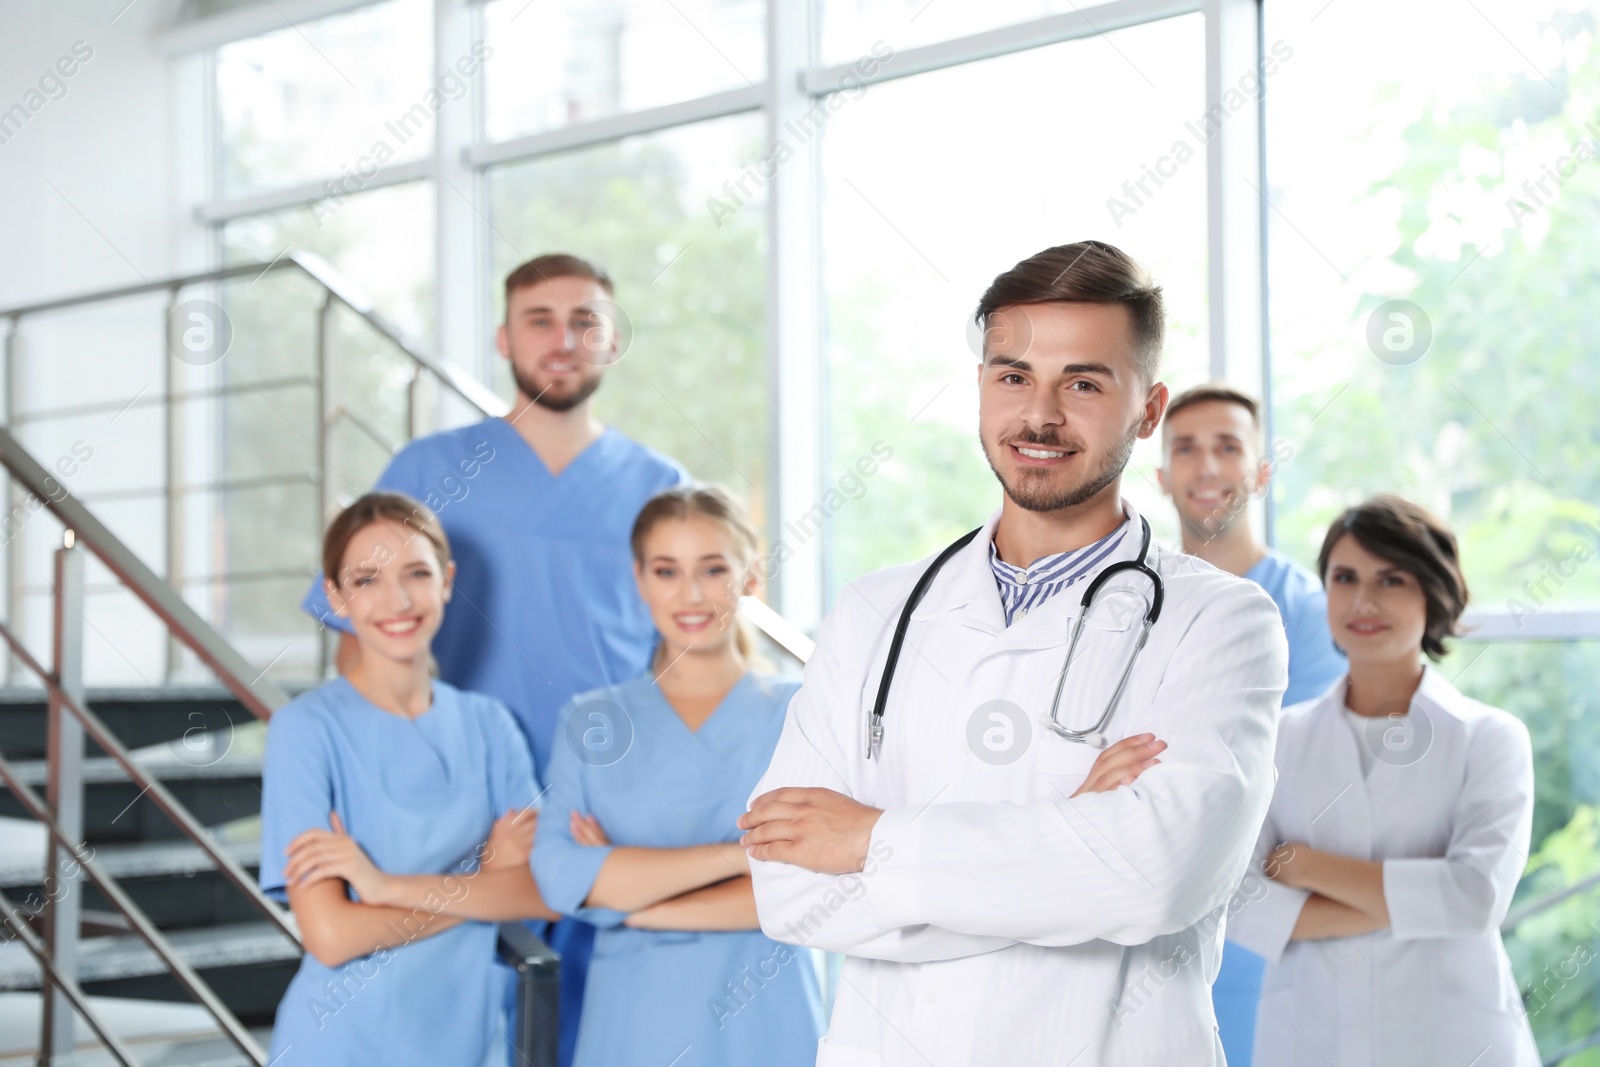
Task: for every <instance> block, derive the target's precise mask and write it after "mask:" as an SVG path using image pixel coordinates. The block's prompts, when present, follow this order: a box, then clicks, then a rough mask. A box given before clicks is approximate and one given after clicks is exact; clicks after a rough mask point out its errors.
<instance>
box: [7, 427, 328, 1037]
mask: <svg viewBox="0 0 1600 1067" xmlns="http://www.w3.org/2000/svg"><path fill="white" fill-rule="evenodd" d="M0 466H3V467H4V468H5V469H6V470H7V471H8V472H9V473H10V475H11V477H12V478H13V479H15V480H16V481H17V482H19V483H20V484H21V485H22V486H24V487H26V488H27V489H28V490H29V491H30V492H32V493H33V494H34V495H35V496H36V497H38V499H40V500H41V501H43V502H44V505H45V506H46V507H48V508H49V509H50V510H51V511H52V512H53V513H54V514H55V516H56V517H57V518H58V519H59V520H60V521H61V523H62V524H63V525H64V526H65V527H66V534H65V537H64V545H63V547H61V548H59V549H57V550H56V556H55V563H56V572H55V581H54V582H53V586H54V590H55V595H54V616H53V627H52V630H53V637H54V645H55V664H54V667H53V668H50V669H47V668H46V667H45V666H44V665H43V664H41V663H40V662H39V661H38V660H37V659H36V658H35V657H34V656H33V655H32V653H30V652H29V651H28V649H27V648H26V647H25V646H24V645H23V644H22V642H21V640H20V639H18V637H17V636H16V635H15V634H14V633H13V632H12V630H11V627H10V626H9V625H4V624H0V638H3V639H4V641H5V643H6V645H7V646H8V647H9V649H10V651H11V653H12V655H14V656H15V657H16V659H17V661H18V662H20V663H21V664H22V665H23V666H24V667H26V668H27V669H28V671H29V672H30V673H32V674H34V675H35V676H37V677H38V678H39V680H40V681H41V682H42V683H43V684H44V686H45V688H46V690H47V692H48V694H49V739H48V749H49V777H48V784H47V793H48V801H46V800H45V799H41V798H40V797H39V796H38V794H36V793H35V792H34V791H33V790H32V789H31V788H30V787H29V786H28V785H27V784H26V783H25V782H24V781H23V780H22V778H21V777H20V776H19V775H18V774H17V773H16V771H15V769H14V768H13V767H12V766H11V764H10V763H9V762H8V761H6V760H5V759H3V758H0V779H3V780H4V781H5V784H6V786H7V787H8V788H9V789H10V791H11V793H12V795H13V796H15V797H16V798H17V800H18V801H19V802H20V803H21V804H22V806H23V807H24V808H25V809H27V811H28V812H29V814H31V815H32V816H33V817H34V818H35V819H37V820H38V821H39V822H40V823H42V824H43V825H44V826H45V828H46V829H47V830H48V831H49V835H50V839H51V842H52V843H51V847H50V860H49V862H48V863H47V865H46V872H47V873H46V878H47V884H46V889H47V901H46V908H45V919H46V922H45V936H44V937H43V938H42V939H36V938H30V937H29V936H27V935H26V934H24V932H23V926H25V922H26V920H25V919H23V918H22V917H21V916H20V915H18V914H17V913H16V912H15V911H14V910H13V909H11V908H9V907H8V908H7V909H6V920H7V925H9V926H11V927H12V928H13V929H14V930H16V932H17V937H18V938H19V939H21V940H22V941H23V944H24V946H25V947H27V948H28V949H29V951H30V952H32V953H33V954H34V955H35V956H39V955H40V954H41V952H42V953H43V956H44V957H48V958H41V960H40V970H41V974H42V975H43V978H44V988H45V996H44V1000H45V1011H44V1013H43V1025H42V1032H41V1035H40V1062H41V1063H49V1062H51V1061H52V1059H53V1058H54V1057H56V1056H65V1055H68V1054H70V1053H71V1051H72V1043H73V1042H72V1031H73V1026H72V1018H71V1015H70V1014H69V1013H70V1011H72V1010H76V1011H77V1012H78V1013H79V1014H80V1015H82V1016H83V1017H84V1019H85V1021H87V1022H88V1024H89V1026H90V1028H91V1029H93V1030H94V1031H95V1032H96V1033H97V1034H100V1035H102V1037H104V1035H105V1034H106V1033H107V1027H106V1026H105V1025H104V1024H103V1023H102V1022H101V1021H100V1020H99V1019H98V1018H97V1017H96V1016H95V1015H94V1013H93V1011H92V1009H91V1008H90V1007H89V1005H88V1003H87V1002H86V1001H84V1000H83V998H82V991H81V989H79V988H78V987H77V985H76V974H75V963H76V958H77V945H78V941H79V935H80V930H79V926H80V918H81V908H80V901H79V895H78V894H77V893H76V892H74V889H75V888H76V887H77V885H78V884H79V883H81V877H80V874H79V872H81V874H82V875H87V876H88V878H89V879H90V880H91V881H93V882H94V883H95V884H96V885H97V886H98V887H99V888H100V891H101V893H102V894H103V895H104V896H105V897H106V899H107V900H108V901H110V902H111V904H112V905H113V906H114V907H115V908H116V909H117V910H118V911H120V912H121V913H122V914H123V916H124V917H125V918H126V919H127V920H128V924H129V926H130V927H131V928H132V929H133V930H134V932H135V933H137V934H138V935H139V936H140V937H141V938H143V939H144V941H145V942H146V943H147V944H148V945H149V946H150V949H151V951H153V952H154V953H155V954H156V956H157V957H158V958H159V959H160V960H161V962H162V964H163V965H164V966H165V967H166V969H167V970H168V972H169V973H171V974H172V976H173V978H174V979H175V980H177V982H178V983H179V984H180V985H181V986H182V987H183V988H184V990H185V991H186V992H188V993H189V995H190V996H192V997H193V998H194V999H195V1000H196V1001H198V1002H199V1003H200V1004H201V1006H202V1007H204V1008H205V1009H206V1010H207V1011H208V1012H209V1013H210V1014H211V1016H212V1017H213V1018H214V1019H215V1020H216V1022H217V1025H218V1026H219V1027H220V1028H221V1030H222V1031H223V1033H224V1035H225V1036H226V1037H227V1038H228V1039H229V1041H231V1042H232V1043H233V1044H234V1045H235V1046H236V1047H237V1048H238V1049H239V1051H240V1052H241V1053H243V1054H244V1056H245V1057H246V1058H247V1059H248V1060H249V1061H250V1062H252V1063H255V1064H265V1063H266V1053H265V1051H263V1050H262V1048H261V1047H260V1045H259V1044H258V1043H257V1042H256V1040H255V1038H254V1037H253V1036H252V1035H251V1033H250V1031H249V1030H248V1029H246V1028H245V1027H244V1025H243V1024H242V1023H240V1021H239V1020H238V1018H237V1017H236V1016H234V1014H233V1013H232V1012H231V1011H230V1010H229V1009H228V1007H227V1005H226V1004H224V1003H223V1001H222V999H221V998H220V997H218V996H217V994H216V992H215V991H214V990H212V988H211V987H210V985H209V984H207V983H206V981H205V980H204V979H203V978H201V977H200V975H199V974H198V973H197V972H195V971H194V969H193V968H191V967H190V966H189V965H188V964H187V963H185V962H184V961H183V960H182V959H181V958H180V957H179V956H178V954H177V953H176V951H175V950H174V949H173V947H172V945H171V944H170V943H169V942H168V941H167V939H166V937H165V936H164V935H163V934H162V933H161V932H160V930H159V929H157V927H156V925H155V924H154V923H153V922H151V921H150V919H149V917H148V916H146V915H145V913H144V911H143V910H142V909H141V908H140V907H139V906H138V905H137V904H136V903H135V902H134V901H133V900H132V899H131V898H130V897H129V896H128V895H127V893H126V892H125V891H124V890H123V889H122V887H121V886H120V885H119V884H118V883H117V881H116V880H115V879H114V878H112V877H111V876H109V875H107V874H106V873H105V872H103V871H102V870H101V869H100V868H99V867H98V866H97V865H96V864H95V862H94V860H93V859H92V858H91V857H90V855H89V853H88V851H87V850H86V849H85V847H84V844H83V795H84V777H83V761H84V740H85V737H88V738H90V739H92V740H93V741H94V742H95V743H96V744H97V745H99V746H100V747H101V748H102V749H103V750H104V751H105V752H106V753H107V754H108V755H110V756H111V758H112V759H113V760H115V761H116V762H117V763H118V764H119V765H120V766H121V767H122V769H123V771H124V772H125V773H126V774H127V775H128V777H129V778H130V779H131V780H132V781H133V782H134V783H136V784H137V785H139V786H140V787H141V789H142V790H143V792H142V793H141V795H142V796H148V797H149V798H150V799H151V800H152V802H153V803H154V804H155V805H156V807H157V808H159V809H160V810H161V811H162V812H163V813H164V814H165V815H166V816H167V817H168V818H170V819H171V820H172V821H173V823H174V824H175V825H176V826H177V828H178V830H179V832H181V833H182V834H183V835H184V836H185V837H187V838H188V839H189V840H190V841H192V842H193V843H194V844H195V845H196V846H198V847H199V848H200V849H201V850H202V851H203V852H204V853H205V854H206V855H207V856H208V857H209V858H210V859H211V861H212V862H213V863H215V864H216V865H217V868H218V870H219V871H221V873H222V874H223V875H224V876H225V877H226V878H227V879H228V881H229V882H231V883H232V884H233V885H234V886H235V887H236V888H238V889H239V890H240V891H241V892H243V893H244V894H245V896H246V898H247V899H248V900H249V901H250V902H251V903H252V904H253V905H254V906H255V907H256V908H257V910H259V911H261V912H262V913H263V914H264V915H266V916H267V918H268V919H269V921H271V922H272V923H273V924H274V925H275V926H276V927H277V928H278V929H279V930H280V931H281V932H282V933H283V935H284V936H285V937H287V938H288V939H289V940H290V942H291V943H293V944H294V945H295V947H296V948H299V947H300V939H299V936H298V935H297V933H296V931H295V928H294V926H293V924H292V923H291V922H290V921H289V919H288V917H287V916H286V915H285V914H284V912H283V910H282V909H281V908H279V907H278V906H277V905H276V904H274V903H273V902H272V901H270V900H268V899H267V898H266V896H265V895H264V894H263V893H262V892H261V890H260V889H259V888H258V887H257V885H256V883H255V880H254V879H252V878H251V877H250V876H249V874H248V873H247V872H246V871H245V870H244V869H243V868H242V867H241V866H240V865H239V864H238V863H236V862H235V861H234V860H233V858H232V856H230V855H229V854H228V853H227V852H226V851H225V850H224V849H223V848H222V847H221V846H220V845H219V844H218V843H217V841H216V839H215V838H214V837H213V836H212V835H211V833H210V832H209V831H208V830H207V829H206V828H205V827H204V826H203V825H202V824H201V823H200V822H199V820H197V819H196V818H195V817H194V816H193V815H192V814H191V813H190V812H189V811H188V809H187V808H185V807H184V806H183V804H182V803H181V802H179V801H178V799H177V798H176V797H175V796H173V794H172V793H171V792H170V791H169V790H168V789H167V788H166V786H164V785H163V784H162V783H161V782H160V781H159V780H158V779H156V778H155V777H154V776H153V775H151V774H149V773H148V772H147V771H146V770H145V769H144V768H142V767H141V766H140V765H139V764H138V763H137V762H136V761H135V759H134V757H133V754H132V753H131V752H130V751H129V750H128V749H127V748H126V747H125V746H124V745H123V744H122V743H121V742H120V741H118V740H117V738H116V736H115V735H114V734H113V733H112V732H111V731H110V730H109V729H108V728H107V727H106V725H105V724H104V723H103V722H102V721H101V720H100V718H99V717H98V716H97V715H95V714H94V713H93V712H92V711H90V710H89V708H88V707H87V705H86V703H85V701H84V699H83V675H82V667H83V657H82V649H83V627H84V615H83V611H84V602H83V564H84V558H83V553H84V550H85V549H87V550H88V551H90V552H92V553H94V555H95V556H96V557H97V558H98V559H99V560H100V561H101V562H102V563H103V564H104V565H105V566H106V568H107V569H108V570H109V571H111V573H112V574H113V575H115V576H116V577H117V578H118V580H119V581H120V582H121V583H122V585H124V586H125V587H126V588H127V589H128V590H129V591H130V592H132V593H133V594H134V595H135V596H136V597H138V598H139V600H140V601H142V602H143V603H144V604H145V606H146V607H148V608H149V609H150V610H151V611H152V612H154V613H155V615H156V616H157V617H158V618H159V619H161V621H162V622H163V623H164V624H165V625H166V627H167V629H168V632H169V633H171V634H172V635H173V636H174V637H175V638H176V639H177V640H179V641H181V642H182V643H183V644H184V645H186V646H188V648H190V649H191V650H192V651H193V652H194V653H195V655H196V656H198V657H199V658H200V660H201V661H202V662H203V663H205V664H206V665H207V666H208V667H210V668H211V670H212V671H213V672H214V673H215V674H216V676H217V678H218V679H219V680H220V681H221V682H222V683H223V684H224V685H225V686H227V688H228V689H229V690H230V691H231V692H232V693H233V694H234V695H235V696H236V697H237V698H238V699H239V701H240V702H241V703H242V704H243V705H244V706H245V707H246V708H248V709H249V710H250V711H251V713H252V714H254V715H256V716H258V717H259V718H262V719H265V718H268V717H269V716H270V715H271V713H272V710H273V709H275V708H277V707H280V706H281V705H283V704H284V703H285V702H286V701H287V697H286V696H285V694H284V693H283V692H282V691H280V690H279V689H278V688H277V687H276V686H275V685H273V684H272V683H270V682H267V681H264V680H262V679H261V678H260V677H259V676H257V677H255V678H253V679H250V680H246V679H247V677H248V676H249V675H250V673H251V668H250V665H249V664H248V663H247V662H246V661H245V660H244V658H243V657H242V656H240V655H239V654H238V652H236V651H235V650H234V649H233V647H232V646H231V645H229V644H228V643H227V641H226V640H225V639H224V638H223V637H222V635H221V634H219V633H217V631H216V630H214V629H213V628H212V627H211V625H210V624H209V623H207V622H206V621H205V620H204V619H202V618H201V617H200V616H199V614H198V613H197V612H196V611H195V610H194V609H193V608H191V607H190V606H189V605H188V603H187V602H185V601H184V599H183V597H182V596H181V595H180V594H179V593H178V591H177V590H175V589H173V588H172V587H171V586H170V585H168V584H167V583H166V582H165V581H163V580H162V579H160V578H159V577H157V576H156V574H155V573H154V572H152V571H151V570H150V568H149V567H147V566H146V565H145V564H144V562H143V561H142V560H140V559H139V558H138V557H137V556H136V555H134V553H133V552H132V551H131V550H130V549H129V548H128V547H127V546H126V545H124V544H123V543H122V542H121V541H120V540H118V539H117V538H116V536H115V535H113V534H112V533H111V532H110V531H109V530H108V529H107V528H106V527H105V526H104V524H102V523H101V522H100V521H99V520H98V519H97V518H96V517H95V516H94V515H93V514H91V513H90V512H89V510H88V509H87V508H85V507H84V506H83V504H82V503H81V502H80V501H78V500H77V499H75V498H74V497H73V496H72V495H71V494H70V493H68V492H66V491H65V489H63V488H62V486H61V485H60V484H59V483H58V482H55V481H54V479H52V478H51V477H50V475H49V473H48V472H47V471H46V470H45V469H44V468H43V467H42V466H41V465H40V464H39V462H38V461H37V460H36V459H34V457H33V456H32V455H30V454H29V453H28V452H27V450H26V449H24V448H23V447H22V446H21V445H19V444H18V443H17V441H16V439H15V438H13V437H12V436H11V434H10V432H9V430H7V429H5V428H0ZM69 868H72V869H73V870H72V871H71V873H69ZM28 933H30V934H31V933H32V931H28ZM107 1047H108V1049H109V1050H110V1051H111V1053H112V1055H113V1056H114V1057H116V1058H117V1059H118V1060H119V1062H122V1063H125V1064H132V1063H133V1061H132V1060H130V1059H129V1058H128V1057H127V1050H126V1049H125V1048H123V1047H121V1046H120V1045H118V1044H117V1043H115V1042H113V1041H108V1042H107Z"/></svg>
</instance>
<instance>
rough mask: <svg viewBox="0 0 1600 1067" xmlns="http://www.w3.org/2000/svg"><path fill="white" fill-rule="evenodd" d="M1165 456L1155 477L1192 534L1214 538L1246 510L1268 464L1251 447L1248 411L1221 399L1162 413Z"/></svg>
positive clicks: (1253, 436)
mask: <svg viewBox="0 0 1600 1067" xmlns="http://www.w3.org/2000/svg"><path fill="white" fill-rule="evenodd" d="M1161 436H1162V440H1163V443H1164V445H1165V452H1166V459H1165V462H1164V463H1163V465H1162V467H1161V469H1160V470H1159V471H1157V476H1158V477H1159V478H1160V481H1161V488H1162V491H1163V492H1165V493H1166V494H1167V495H1168V496H1170V497H1172V503H1173V505H1174V506H1175V507H1176V508H1177V510H1178V519H1179V520H1180V521H1181V522H1182V523H1183V525H1184V527H1185V528H1186V529H1187V530H1188V531H1189V532H1190V533H1191V535H1193V536H1197V537H1201V538H1214V537H1218V536H1220V535H1222V534H1224V533H1226V532H1227V531H1228V529H1229V528H1230V527H1232V526H1233V524H1234V522H1235V521H1237V520H1239V519H1240V518H1241V517H1242V516H1245V515H1246V513H1247V505H1248V504H1249V502H1250V500H1251V498H1252V497H1254V496H1256V495H1258V494H1260V493H1261V492H1262V491H1263V490H1265V488H1266V486H1267V478H1268V476H1269V474H1270V471H1271V468H1270V467H1269V466H1268V464H1267V463H1266V462H1265V461H1264V460H1263V459H1262V458H1261V451H1260V449H1259V447H1258V446H1257V442H1258V440H1259V438H1260V431H1259V430H1257V428H1256V424H1255V420H1254V419H1252V418H1251V416H1250V412H1249V411H1248V410H1247V409H1246V408H1244V407H1242V406H1240V405H1239V404H1234V403H1230V402H1228V401H1226V400H1206V401H1202V402H1200V403H1197V404H1190V405H1188V406H1187V407H1184V408H1183V409H1182V410H1180V411H1177V412H1174V413H1173V414H1171V415H1168V416H1167V421H1166V423H1165V424H1164V425H1163V427H1162V431H1161Z"/></svg>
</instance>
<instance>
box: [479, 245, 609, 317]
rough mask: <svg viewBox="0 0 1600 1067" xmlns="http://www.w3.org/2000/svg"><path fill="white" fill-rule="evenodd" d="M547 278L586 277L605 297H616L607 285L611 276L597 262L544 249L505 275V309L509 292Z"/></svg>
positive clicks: (509, 307)
mask: <svg viewBox="0 0 1600 1067" xmlns="http://www.w3.org/2000/svg"><path fill="white" fill-rule="evenodd" d="M551 278H587V279H589V280H590V281H592V282H597V283H598V284H599V286H600V288H602V289H604V290H605V291H606V294H607V295H609V296H616V295H617V291H616V288H615V287H614V286H613V285H612V284H611V275H609V274H607V273H606V272H605V268H603V267H601V266H600V265H599V264H597V263H591V262H590V261H589V260H587V259H584V258H583V257H582V256H574V255H572V254H570V253H568V252H547V253H546V254H544V255H542V256H534V257H533V258H532V259H530V260H528V262H526V263H524V264H522V265H521V266H520V267H517V268H516V269H515V270H513V271H512V272H511V273H510V274H507V275H506V310H507V312H508V313H509V311H510V310H511V294H512V293H514V292H516V291H517V290H518V289H526V288H528V287H529V286H532V285H538V284H539V283H540V282H547V281H549V280H550V279H551Z"/></svg>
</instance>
